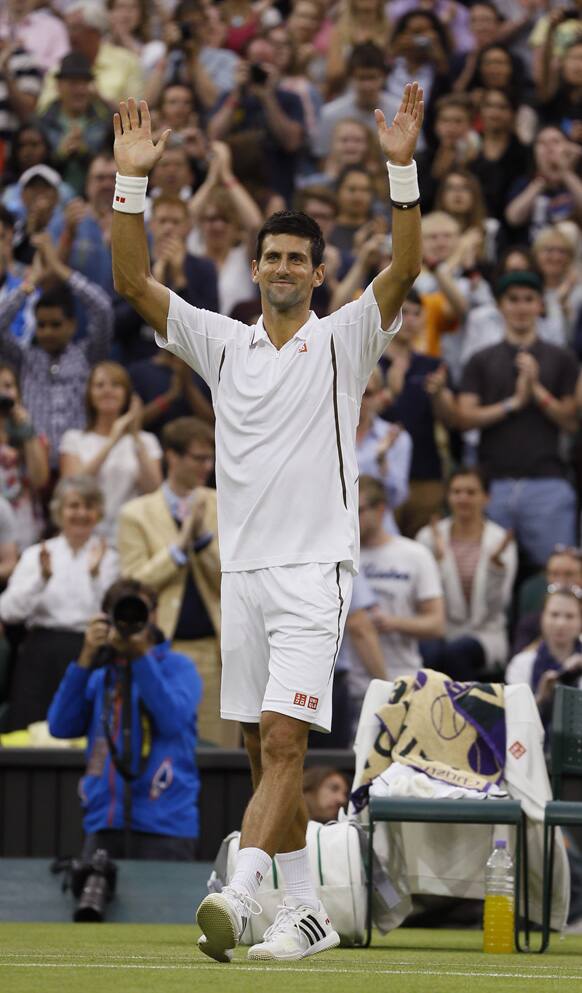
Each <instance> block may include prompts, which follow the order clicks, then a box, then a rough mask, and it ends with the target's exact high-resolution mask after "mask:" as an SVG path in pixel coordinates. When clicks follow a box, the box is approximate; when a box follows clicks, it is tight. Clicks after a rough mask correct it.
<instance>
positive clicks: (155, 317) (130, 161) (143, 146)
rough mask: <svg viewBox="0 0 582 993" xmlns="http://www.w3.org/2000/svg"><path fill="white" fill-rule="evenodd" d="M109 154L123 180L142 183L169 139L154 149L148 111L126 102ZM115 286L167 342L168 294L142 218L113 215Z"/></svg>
mask: <svg viewBox="0 0 582 993" xmlns="http://www.w3.org/2000/svg"><path fill="white" fill-rule="evenodd" d="M113 130H114V132H115V143H114V146H113V152H114V155H115V162H116V164H117V171H118V175H119V176H121V177H142V178H143V177H146V176H147V175H148V174H149V173H150V172H151V170H152V169H153V167H154V165H155V164H156V162H157V161H158V159H160V158H161V156H162V155H163V152H164V149H165V147H166V141H167V139H168V136H169V134H170V132H169V131H164V133H163V134H162V136H161V138H160V140H159V141H158V143H157V145H154V143H153V141H152V130H151V120H150V112H149V109H148V105H147V103H146V102H145V100H140V103H139V108H138V105H137V103H136V101H135V100H134V99H133V98H130V99H129V100H128V101H127V103H126V102H125V101H122V102H121V103H120V104H119V113H118V114H114V116H113ZM111 256H112V260H113V284H114V286H115V289H116V290H117V292H118V293H119V294H120V295H121V296H122V297H125V299H126V300H128V301H129V303H131V305H132V307H134V308H135V310H137V312H138V314H141V316H142V317H143V319H144V321H146V322H147V324H149V325H150V327H153V328H155V330H156V331H157V332H158V334H160V335H161V336H162V337H164V338H165V337H166V326H167V320H168V310H169V307H170V291H169V290H168V289H167V287H165V286H163V285H162V284H161V283H159V282H158V281H157V280H156V279H154V277H153V276H152V274H151V270H150V258H149V251H148V244H147V239H146V233H145V225H144V215H143V212H142V213H139V214H133V213H124V212H122V211H121V210H114V211H113V223H112V226H111Z"/></svg>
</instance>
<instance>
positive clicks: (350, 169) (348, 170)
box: [335, 163, 373, 193]
mask: <svg viewBox="0 0 582 993" xmlns="http://www.w3.org/2000/svg"><path fill="white" fill-rule="evenodd" d="M351 172H359V173H361V175H363V176H366V178H367V179H369V180H370V184H371V183H372V177H371V176H370V172H369V170H368V169H366V167H365V166H363V165H357V164H356V163H354V165H347V166H344V167H343V169H342V170H341V172H340V173H339V175H338V177H337V179H336V181H335V188H336V191H337V190H340V189H341V187H342V185H343V182H344V180H345V178H346V176H349V175H350V173H351ZM370 192H371V193H372V192H373V191H372V189H370Z"/></svg>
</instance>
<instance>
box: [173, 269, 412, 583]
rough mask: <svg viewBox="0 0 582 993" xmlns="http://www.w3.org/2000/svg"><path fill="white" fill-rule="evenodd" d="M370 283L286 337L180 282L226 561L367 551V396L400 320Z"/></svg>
mask: <svg viewBox="0 0 582 993" xmlns="http://www.w3.org/2000/svg"><path fill="white" fill-rule="evenodd" d="M380 322H381V317H380V311H379V309H378V305H377V303H376V298H375V296H374V291H373V289H372V286H371V285H370V286H368V288H367V290H366V291H365V292H364V293H363V294H362V296H361V297H360V299H359V300H357V301H356V302H355V303H349V304H346V306H345V307H342V308H341V309H340V310H338V311H336V312H335V313H334V314H331V315H330V316H329V317H324V318H323V319H322V320H319V319H318V318H317V317H316V316H315V314H314V313H313V312H311V313H310V316H309V319H308V320H307V322H306V323H305V324H304V325H303V327H301V328H300V329H299V331H297V333H296V334H295V335H294V336H293V338H291V339H290V341H288V342H287V343H286V344H285V345H284V346H283V348H281V349H279V350H278V349H277V348H275V346H274V345H273V343H272V342H271V340H270V339H269V336H268V334H267V332H266V331H265V328H264V326H263V320H262V318H261V319H260V320H259V322H258V323H257V324H256V325H254V326H253V327H249V326H248V325H246V324H241V323H240V322H239V321H233V320H231V319H230V318H228V317H223V316H222V315H220V314H213V313H210V312H209V311H206V310H200V309H198V308H196V307H192V306H191V305H190V304H188V303H186V302H185V301H184V300H182V298H181V297H179V296H177V295H176V294H175V293H170V309H169V313H168V325H167V335H168V340H167V342H166V341H165V340H164V339H163V338H161V337H160V336H159V335H156V342H157V344H158V345H159V346H160V347H162V348H167V349H168V350H169V351H170V352H173V353H174V354H175V355H178V356H179V357H180V358H181V359H184V361H185V362H187V363H188V365H190V366H191V367H192V368H193V369H195V370H196V372H198V373H199V374H200V375H201V376H202V377H203V378H204V379H205V380H206V382H207V383H208V385H209V387H210V389H211V391H212V400H213V405H214V411H215V415H216V488H217V497H218V536H219V543H220V554H221V562H222V570H223V572H239V571H242V570H245V571H246V570H249V569H263V568H268V567H271V566H280V565H294V564H298V563H302V562H345V563H346V564H347V565H348V567H349V568H350V569H351V570H352V571H354V572H357V568H358V560H359V527H358V489H357V482H358V466H357V461H356V452H355V438H356V427H357V424H358V419H359V413H360V401H361V398H362V394H363V392H364V389H365V387H366V384H367V382H368V379H369V376H370V373H371V371H372V369H373V368H374V366H375V365H376V363H377V361H378V359H379V357H380V355H381V354H382V352H383V350H384V349H385V347H386V345H387V344H388V342H389V341H390V340H391V339H392V338H393V337H394V335H395V334H396V332H397V331H398V329H399V327H400V323H401V317H400V315H399V316H398V317H397V318H396V320H395V321H394V322H393V324H392V326H391V327H390V328H389V330H388V331H383V330H382V328H381V326H380Z"/></svg>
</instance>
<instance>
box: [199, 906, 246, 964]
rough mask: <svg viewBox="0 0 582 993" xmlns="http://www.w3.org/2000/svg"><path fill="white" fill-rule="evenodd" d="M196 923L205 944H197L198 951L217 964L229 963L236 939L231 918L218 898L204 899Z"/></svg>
mask: <svg viewBox="0 0 582 993" xmlns="http://www.w3.org/2000/svg"><path fill="white" fill-rule="evenodd" d="M196 921H197V923H198V926H199V928H200V930H201V931H202V933H203V934H204V936H205V937H206V941H205V942H202V944H201V943H200V942H199V943H198V947H199V948H200V951H202V952H203V953H204V955H208V956H209V957H210V958H213V959H215V960H216V961H217V962H230V959H231V957H232V949H233V948H234V947H235V946H236V944H237V937H236V934H235V931H234V926H233V923H232V918H231V916H230V914H229V912H228V910H227V908H226V907H225V906H224V904H223V902H222V901H220V898H219V897H218V896H217V897H213V896H207V897H205V899H204V900H203V901H202V903H201V904H200V906H199V907H198V911H197V913H196ZM228 952H231V954H230V955H228Z"/></svg>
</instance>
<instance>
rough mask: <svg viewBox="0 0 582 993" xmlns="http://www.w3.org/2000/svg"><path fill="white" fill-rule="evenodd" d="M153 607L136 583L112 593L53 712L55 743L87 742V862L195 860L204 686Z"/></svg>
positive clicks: (111, 589)
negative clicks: (98, 858)
mask: <svg viewBox="0 0 582 993" xmlns="http://www.w3.org/2000/svg"><path fill="white" fill-rule="evenodd" d="M156 604H157V597H156V594H155V592H154V591H153V590H152V589H150V588H149V587H148V586H145V585H144V584H143V583H140V582H138V581H137V580H131V579H124V580H119V581H118V582H116V583H114V584H113V585H112V586H110V587H109V589H108V591H107V593H106V594H105V597H104V600H103V613H102V614H99V615H98V616H96V617H94V618H93V619H92V620H91V621H90V623H89V626H88V628H87V630H86V633H85V640H84V643H83V647H82V649H81V653H80V655H79V657H78V659H77V661H76V662H72V663H71V664H70V665H69V667H68V668H67V671H66V673H65V675H64V677H63V680H62V682H61V684H60V686H59V688H58V690H57V693H56V695H55V697H54V699H53V701H52V703H51V706H50V708H49V714H48V722H49V728H50V732H51V734H53V735H54V736H55V737H57V738H76V737H79V736H81V735H87V737H88V748H87V771H86V775H85V776H84V778H83V780H82V782H81V796H82V802H83V809H84V822H83V823H84V828H85V832H86V836H85V842H84V846H83V858H84V859H90V858H91V856H92V855H93V853H94V852H95V851H96V850H97V849H103V848H104V849H106V850H107V852H108V854H109V855H110V856H112V857H113V858H118V857H124V856H125V857H128V856H130V857H131V858H134V859H158V860H165V861H189V860H191V859H193V858H194V854H195V844H196V838H197V835H198V809H197V806H196V800H197V796H198V790H199V777H198V771H197V769H196V764H195V757H194V750H195V747H196V711H197V707H198V704H199V701H200V697H201V692H202V681H201V679H200V676H199V675H198V673H197V671H196V668H195V667H194V666H193V664H192V662H191V660H190V659H188V658H186V656H184V655H179V654H178V653H176V652H173V651H172V650H171V649H170V646H169V643H168V642H167V641H165V640H164V636H163V634H162V633H161V632H160V631H159V629H158V628H157V627H156V624H155V618H156Z"/></svg>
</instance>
